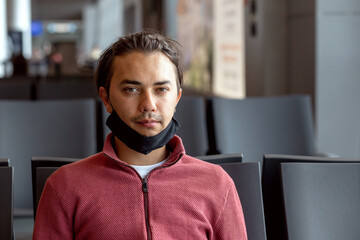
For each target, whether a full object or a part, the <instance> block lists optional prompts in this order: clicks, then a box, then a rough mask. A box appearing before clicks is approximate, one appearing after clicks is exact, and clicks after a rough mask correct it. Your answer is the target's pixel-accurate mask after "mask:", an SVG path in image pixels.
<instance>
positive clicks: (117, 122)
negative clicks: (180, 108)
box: [106, 110, 180, 155]
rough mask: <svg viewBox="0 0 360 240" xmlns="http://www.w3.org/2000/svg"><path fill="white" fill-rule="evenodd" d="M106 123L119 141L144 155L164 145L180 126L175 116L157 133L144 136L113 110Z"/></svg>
mask: <svg viewBox="0 0 360 240" xmlns="http://www.w3.org/2000/svg"><path fill="white" fill-rule="evenodd" d="M106 125H107V126H108V127H109V128H110V130H111V131H112V132H113V134H114V135H115V136H116V137H117V138H118V139H119V140H120V141H122V142H123V143H125V144H126V146H128V147H129V148H131V149H132V150H134V151H137V152H139V153H142V154H145V155H146V154H148V153H150V152H152V151H153V150H155V149H158V148H161V147H163V146H165V145H166V144H167V143H168V142H169V141H170V140H171V139H172V138H173V136H174V135H175V133H176V131H177V130H178V128H179V126H180V124H179V123H178V122H177V121H176V120H175V118H172V120H171V121H170V123H169V125H168V126H167V127H166V128H165V129H164V130H162V131H161V132H160V133H159V134H157V135H155V136H151V137H146V136H143V135H141V134H139V133H138V132H136V131H135V130H134V129H132V128H131V127H129V126H128V125H126V123H125V122H123V121H122V120H121V119H120V117H119V116H118V115H117V113H116V112H115V111H114V110H113V111H112V113H111V114H110V116H109V117H108V119H107V120H106Z"/></svg>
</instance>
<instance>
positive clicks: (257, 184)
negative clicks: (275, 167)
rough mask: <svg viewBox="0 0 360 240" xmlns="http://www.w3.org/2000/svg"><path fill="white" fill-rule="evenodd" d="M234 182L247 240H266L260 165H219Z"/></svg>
mask: <svg viewBox="0 0 360 240" xmlns="http://www.w3.org/2000/svg"><path fill="white" fill-rule="evenodd" d="M219 165H220V166H221V167H222V168H223V169H224V170H225V171H226V172H227V173H228V174H229V175H230V177H231V178H232V179H233V180H234V183H235V186H236V189H237V191H238V194H239V197H240V201H241V205H242V207H243V211H244V217H245V224H246V230H247V234H248V239H249V240H266V229H265V219H264V208H263V199H262V194H261V180H260V163H249V162H247V163H222V164H219Z"/></svg>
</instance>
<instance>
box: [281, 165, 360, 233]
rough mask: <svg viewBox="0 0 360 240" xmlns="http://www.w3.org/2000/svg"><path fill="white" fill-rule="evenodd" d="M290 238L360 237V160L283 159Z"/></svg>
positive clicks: (284, 193)
mask: <svg viewBox="0 0 360 240" xmlns="http://www.w3.org/2000/svg"><path fill="white" fill-rule="evenodd" d="M281 176H282V184H283V196H284V204H285V205H284V206H285V214H286V223H287V231H288V239H291V240H318V239H326V240H338V239H346V240H358V239H360V227H359V223H360V163H281Z"/></svg>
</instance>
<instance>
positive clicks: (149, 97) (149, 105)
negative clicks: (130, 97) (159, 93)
mask: <svg viewBox="0 0 360 240" xmlns="http://www.w3.org/2000/svg"><path fill="white" fill-rule="evenodd" d="M139 108H140V109H139V110H140V112H155V111H156V101H155V97H154V96H153V94H152V93H151V91H146V92H143V94H142V96H141V100H140V104H139Z"/></svg>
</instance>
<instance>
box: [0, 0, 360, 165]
mask: <svg viewBox="0 0 360 240" xmlns="http://www.w3.org/2000/svg"><path fill="white" fill-rule="evenodd" d="M359 25H360V1H357V0H342V1H337V0H273V1H269V0H0V99H1V100H4V101H9V100H11V101H13V100H16V101H17V100H23V101H25V100H26V101H27V100H28V101H34V100H39V99H40V98H44V99H55V98H61V97H63V96H66V95H72V97H73V98H93V97H95V98H96V95H97V93H96V89H95V88H94V86H93V83H92V81H93V79H92V78H93V74H94V69H95V68H96V64H97V59H98V57H99V55H100V54H101V52H102V51H103V50H104V49H105V48H106V47H107V46H108V45H109V44H111V43H112V42H114V41H116V39H117V38H118V37H120V36H123V35H125V34H128V33H133V32H136V31H140V30H142V29H144V28H151V29H155V30H157V31H160V32H162V33H164V34H166V35H167V36H169V37H171V38H173V39H175V40H177V41H178V42H179V43H180V44H181V45H182V53H183V56H182V57H183V61H184V67H185V74H184V78H185V79H184V84H185V85H184V94H185V95H196V96H217V97H223V98H230V99H246V98H252V97H273V96H282V95H296V94H305V95H309V96H310V98H311V104H312V111H313V116H314V123H315V136H316V149H317V151H318V152H326V153H332V154H335V155H338V156H344V157H355V158H360V108H359V107H358V105H359V104H360V94H359V91H360V47H359V43H360V30H359V27H358V26H359ZM43 86H46V88H44V89H46V90H45V93H47V94H48V95H46V94H45V95H43V97H40V96H41V89H42V87H43ZM24 89H29V91H27V90H24ZM71 91H73V92H71ZM24 92H26V93H24ZM44 96H45V97H44ZM59 96H60V97H59ZM5 110H6V108H4V107H3V108H2V107H1V106H0V123H1V118H3V117H4V114H7V112H6V111H5ZM4 129H5V125H4V124H3V125H1V124H0V136H1V135H3V133H4V132H5V131H4ZM11 131H16V129H11ZM1 139H2V140H1ZM1 139H0V143H1V142H4V141H6V136H4V135H3V136H1ZM4 153H6V149H5V148H2V147H1V146H0V157H7V156H5V154H4Z"/></svg>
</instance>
